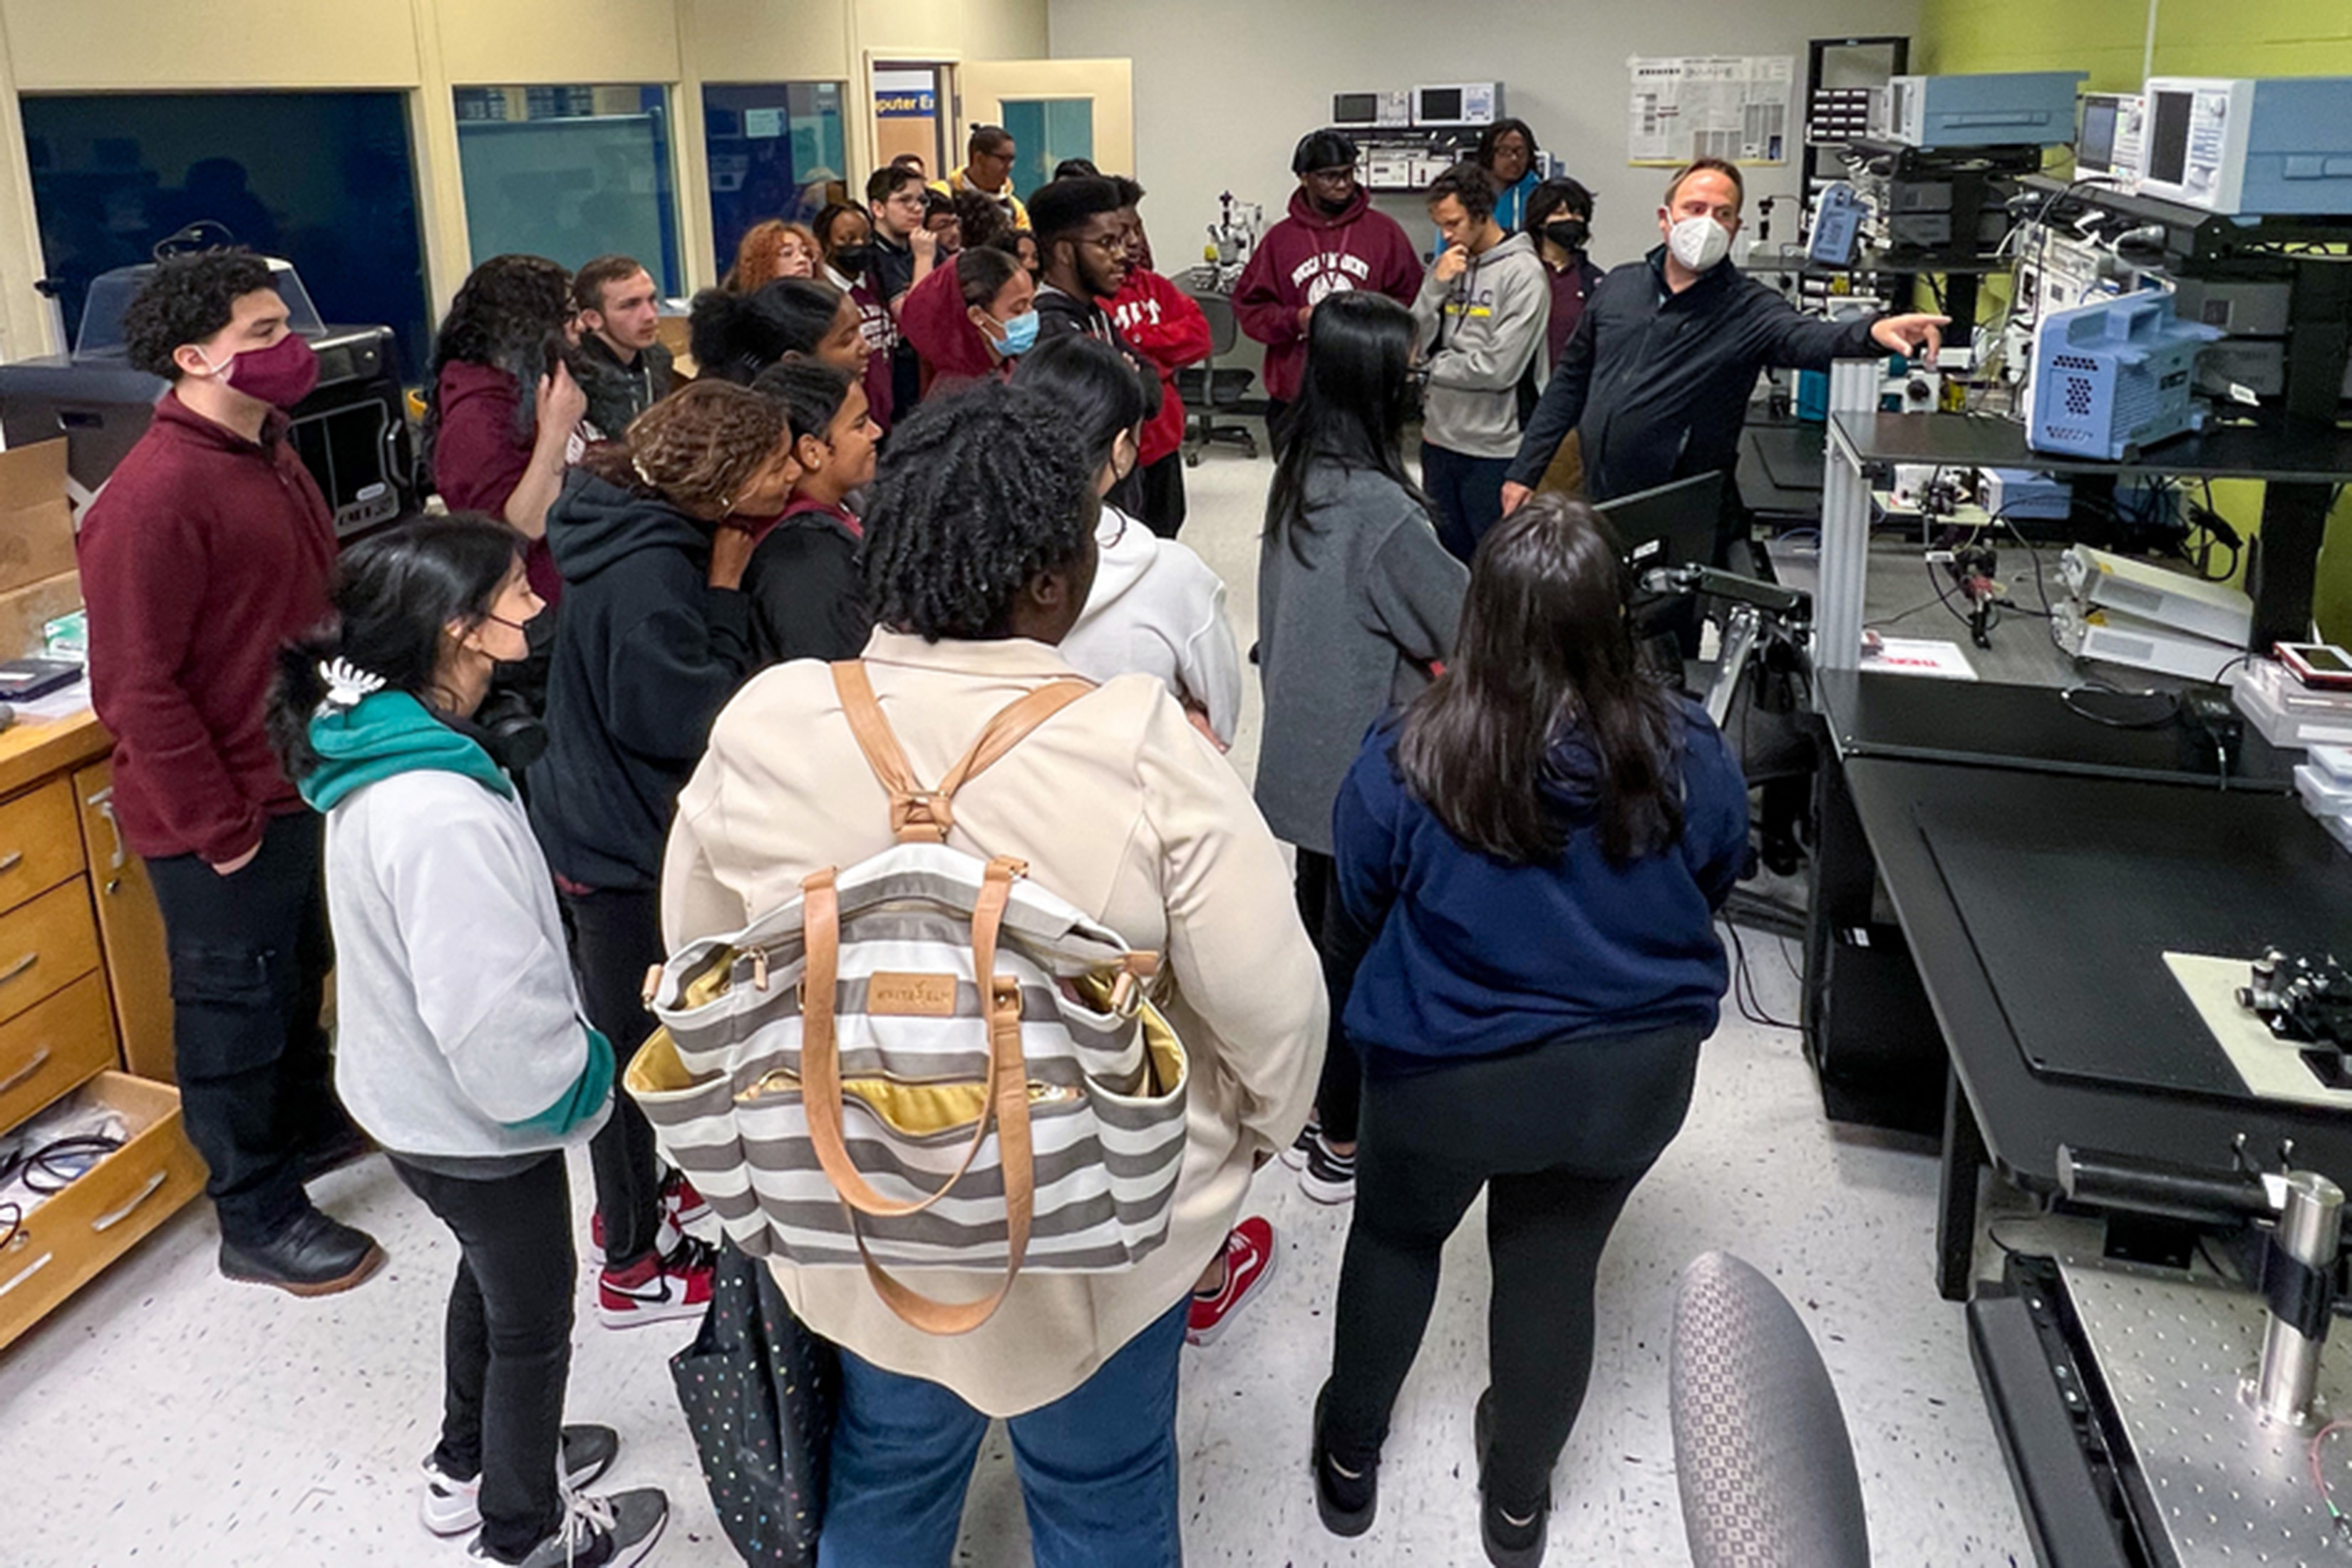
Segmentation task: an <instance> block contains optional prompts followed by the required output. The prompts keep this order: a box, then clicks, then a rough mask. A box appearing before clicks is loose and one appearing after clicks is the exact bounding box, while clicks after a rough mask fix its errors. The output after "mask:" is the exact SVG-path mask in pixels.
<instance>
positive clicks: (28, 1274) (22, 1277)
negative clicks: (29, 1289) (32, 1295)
mask: <svg viewBox="0 0 2352 1568" xmlns="http://www.w3.org/2000/svg"><path fill="white" fill-rule="evenodd" d="M56 1256H57V1254H56V1253H54V1252H44V1253H43V1254H41V1260H40V1261H39V1262H38V1263H36V1264H34V1265H33V1266H32V1267H31V1268H27V1269H26V1270H24V1271H23V1272H22V1273H20V1274H18V1275H17V1276H16V1278H15V1279H11V1280H9V1281H8V1283H6V1284H5V1285H0V1296H5V1295H6V1294H7V1293H8V1292H9V1291H11V1290H14V1289H16V1287H17V1286H19V1285H22V1284H23V1283H24V1282H25V1281H26V1280H27V1279H31V1278H32V1277H33V1276H34V1275H36V1274H38V1273H39V1272H40V1271H41V1270H42V1269H44V1268H47V1267H48V1266H49V1260H50V1259H51V1258H55V1257H56Z"/></svg>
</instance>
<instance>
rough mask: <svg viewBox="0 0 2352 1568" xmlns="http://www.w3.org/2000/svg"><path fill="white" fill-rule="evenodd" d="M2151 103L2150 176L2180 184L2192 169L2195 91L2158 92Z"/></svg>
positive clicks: (2148, 172)
mask: <svg viewBox="0 0 2352 1568" xmlns="http://www.w3.org/2000/svg"><path fill="white" fill-rule="evenodd" d="M2154 97H2155V99H2156V101H2155V102H2154V103H2153V104H2151V105H2150V106H2149V112H2148V117H2147V120H2148V131H2147V177H2148V178H2149V179H2151V180H2153V181H2155V182H2157V183H2158V184H2164V185H2178V184H2180V182H2181V179H2182V177H2183V176H2184V175H2186V174H2188V173H2189V110H2190V109H2191V108H2192V107H2193V106H2194V105H2195V102H2196V99H2195V96H2194V95H2193V94H2190V93H2186V92H2159V93H2157V94H2155V95H2154Z"/></svg>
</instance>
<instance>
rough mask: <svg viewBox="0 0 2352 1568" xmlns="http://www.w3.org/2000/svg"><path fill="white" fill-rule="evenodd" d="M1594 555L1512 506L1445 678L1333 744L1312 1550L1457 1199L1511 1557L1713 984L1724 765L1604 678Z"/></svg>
mask: <svg viewBox="0 0 2352 1568" xmlns="http://www.w3.org/2000/svg"><path fill="white" fill-rule="evenodd" d="M1624 604H1625V578H1624V571H1623V567H1622V546H1621V545H1620V543H1619V542H1618V541H1617V539H1616V537H1615V535H1614V534H1613V533H1612V531H1611V530H1610V528H1609V526H1608V524H1607V523H1606V522H1604V521H1602V520H1601V518H1600V516H1599V515H1598V514H1596V513H1595V512H1594V511H1592V510H1591V508H1589V507H1587V506H1585V505H1584V504H1583V503H1582V502H1580V501H1567V500H1561V499H1559V498H1558V497H1556V496H1539V497H1538V498H1537V499H1535V500H1532V501H1530V502H1528V504H1527V505H1526V506H1524V507H1522V508H1521V509H1520V510H1518V511H1517V513H1516V514H1514V515H1513V516H1511V517H1509V518H1507V519H1506V520H1505V521H1503V522H1501V523H1499V524H1497V525H1496V528H1495V529H1494V530H1493V531H1491V532H1490V533H1488V535H1487V536H1486V541H1485V542H1483V543H1482V544H1481V545H1480V546H1479V549H1478V553H1477V555H1476V556H1475V559H1474V560H1473V562H1472V565H1471V573H1470V595H1469V598H1468V600H1467V602H1466V603H1465V605H1464V606H1463V611H1462V626H1461V635H1460V636H1459V637H1458V638H1457V639H1456V642H1455V647H1454V659H1453V661H1452V662H1451V663H1450V664H1448V666H1447V667H1446V670H1445V673H1444V675H1442V676H1440V677H1439V678H1438V679H1437V682H1436V684H1434V685H1433V686H1432V687H1431V688H1430V689H1428V690H1427V691H1426V692H1424V693H1423V695H1422V696H1421V697H1420V698H1419V699H1418V700H1416V701H1415V702H1414V703H1413V704H1412V707H1411V708H1410V709H1408V710H1406V712H1405V715H1404V717H1403V720H1402V722H1399V723H1392V724H1388V725H1383V726H1382V727H1381V728H1380V729H1379V730H1377V731H1374V732H1373V733H1372V734H1371V735H1370V737H1369V738H1368V739H1367V740H1366V741H1365V743H1364V747H1363V750H1362V752H1361V754H1360V755H1359V756H1358V757H1357V759H1356V761H1355V764H1354V766H1353V767H1352V768H1351V769H1350V770H1349V773H1348V778H1347V783H1346V785H1345V787H1344V788H1342V789H1341V791H1340V792H1339V804H1338V808H1337V811H1336V813H1335V820H1334V824H1333V828H1332V832H1333V836H1334V837H1335V839H1336V840H1337V845H1338V850H1339V896H1340V898H1341V899H1342V900H1343V901H1344V902H1345V903H1346V905H1347V909H1348V913H1349V916H1350V918H1351V919H1353V920H1354V921H1356V922H1357V923H1358V924H1359V925H1360V927H1361V928H1362V929H1363V930H1364V931H1368V932H1370V933H1372V935H1371V941H1370V949H1369V951H1368V952H1367V953H1366V954H1365V957H1364V960H1363V963H1362V964H1361V966H1360V968H1359V969H1358V970H1357V972H1356V977H1355V988H1354V991H1353V993H1352V994H1351V995H1350V997H1349V1002H1348V1008H1347V1016H1346V1020H1345V1024H1346V1028H1347V1031H1348V1034H1349V1037H1350V1038H1351V1039H1353V1040H1354V1041H1355V1042H1356V1044H1357V1047H1358V1048H1359V1049H1360V1051H1361V1052H1362V1055H1363V1060H1364V1067H1365V1089H1364V1111H1363V1142H1362V1145H1361V1147H1360V1151H1359V1165H1358V1170H1357V1197H1356V1212H1355V1215H1354V1220H1353V1223H1352V1225H1351V1226H1349V1232H1348V1251H1347V1260H1346V1262H1345V1263H1344V1265H1343V1266H1342V1267H1341V1269H1340V1274H1339V1310H1338V1312H1337V1314H1336V1320H1337V1321H1336V1325H1335V1331H1334V1335H1333V1341H1334V1342H1333V1349H1332V1356H1331V1380H1330V1382H1329V1383H1328V1384H1325V1385H1324V1388H1323V1392H1322V1393H1321V1394H1319V1395H1318V1397H1317V1400H1316V1419H1315V1486H1316V1503H1317V1506H1318V1510H1319V1511H1320V1512H1321V1514H1322V1517H1323V1521H1324V1523H1325V1524H1326V1525H1328V1527H1329V1528H1330V1529H1331V1530H1333V1531H1335V1532H1337V1533H1339V1534H1341V1535H1355V1534H1360V1533H1361V1532H1362V1531H1364V1530H1365V1529H1366V1528H1368V1527H1369V1526H1370V1523H1371V1521H1372V1512H1373V1509H1374V1506H1375V1503H1376V1502H1377V1492H1376V1483H1377V1479H1378V1467H1379V1464H1380V1455H1381V1443H1382V1441H1383V1440H1384V1439H1385V1438H1386V1436H1387V1435H1388V1422H1389V1410H1390V1407H1391V1405H1392V1404H1393V1403H1394V1402H1395V1399H1396V1394H1397V1390H1398V1388H1399V1387H1400V1386H1401V1385H1402V1384H1403V1382H1404V1376H1405V1372H1406V1369H1407V1368H1408V1367H1410V1366H1411V1365H1412V1359H1413V1355H1414V1352H1416V1351H1418V1350H1419V1348H1420V1345H1421V1336H1422V1331H1423V1329H1424V1328H1425V1327H1426V1326H1427V1324H1428V1321H1429V1310H1430V1302H1431V1300H1432V1299H1433V1297H1434V1295H1435V1294H1436V1289H1437V1279H1438V1258H1439V1253H1440V1251H1441V1250H1442V1249H1443V1248H1444V1245H1445V1240H1446V1237H1449V1236H1450V1235H1452V1234H1453V1231H1454V1226H1457V1225H1458V1224H1460V1223H1461V1219H1462V1216H1463V1215H1464V1213H1465V1212H1466V1211H1467V1210H1468V1208H1469V1207H1470V1205H1471V1202H1472V1200H1474V1199H1475V1198H1476V1196H1477V1195H1478V1193H1479V1190H1480V1189H1481V1188H1482V1187H1483V1188H1485V1189H1486V1194H1487V1199H1486V1204H1487V1206H1486V1246H1487V1252H1488V1254H1489V1257H1490V1258H1491V1260H1492V1262H1493V1265H1494V1300H1493V1305H1492V1307H1491V1309H1490V1310H1489V1313H1488V1320H1487V1321H1488V1323H1489V1329H1488V1346H1487V1357H1488V1366H1489V1384H1488V1387H1487V1389H1486V1392H1485V1393H1484V1394H1480V1395H1479V1397H1478V1403H1477V1410H1476V1419H1475V1430H1476V1436H1477V1449H1478V1458H1479V1470H1480V1475H1479V1489H1480V1492H1481V1494H1482V1497H1483V1500H1484V1501H1483V1507H1482V1510H1481V1515H1480V1518H1481V1534H1482V1536H1483V1539H1484V1541H1485V1544H1486V1554H1487V1556H1488V1558H1489V1559H1490V1560H1491V1561H1493V1562H1494V1563H1496V1564H1499V1565H1501V1568H1532V1565H1533V1564H1535V1563H1540V1562H1541V1561H1542V1559H1543V1551H1544V1534H1545V1523H1546V1520H1547V1518H1548V1516H1549V1509H1550V1496H1549V1487H1550V1480H1551V1470H1552V1465H1553V1464H1554V1462H1555V1461H1556V1460H1557V1459H1558V1458H1559V1451H1560V1449H1561V1447H1563V1446H1564V1445H1565V1444H1566V1443H1567V1441H1568V1436H1569V1433H1570V1430H1571V1429H1572V1428H1573V1427H1574V1426H1575V1425H1576V1416H1577V1412H1578V1410H1579V1409H1580V1407H1581V1405H1583V1402H1584V1391H1585V1385H1586V1383H1587V1382H1588V1380H1589V1379H1590V1377H1591V1371H1592V1346H1593V1300H1592V1289H1593V1278H1594V1274H1595V1271H1596V1270H1597V1269H1598V1268H1599V1266H1600V1262H1601V1248H1602V1247H1603V1246H1604V1245H1605V1244H1606V1243H1607V1241H1608V1239H1609V1232H1610V1229H1611V1227H1612V1226H1614V1225H1615V1224H1616V1221H1617V1215H1618V1214H1619V1212H1620V1211H1621V1210H1622V1209H1623V1207H1624V1205H1625V1201H1626V1199H1627V1198H1629V1197H1630V1196H1631V1195H1632V1194H1633V1188H1634V1186H1635V1185H1636V1184H1638V1183H1639V1182H1640V1181H1641V1179H1642V1177H1643V1174H1644V1173H1646V1172H1647V1171H1648V1170H1649V1168H1650V1166H1651V1164H1652V1163H1654V1162H1655V1161H1656V1159H1657V1157H1658V1155H1659V1154H1660V1153H1661V1152H1663V1151H1664V1149H1665V1146H1666V1144H1667V1143H1668V1142H1670V1141H1671V1140H1672V1139H1673V1138H1674V1136H1675V1132H1676V1131H1679V1130H1680V1128H1681V1126H1682V1122H1683V1117H1684V1114H1685V1111H1687V1110H1688V1109H1689V1107H1690V1098H1691V1083H1692V1079H1693V1076H1694V1074H1695V1072H1696V1068H1697V1062H1698V1048H1699V1044H1700V1042H1701V1041H1703V1040H1705V1039H1706V1037H1707V1036H1708V1035H1710V1034H1712V1033H1713V1032H1714V1029H1715V1024H1716V1015H1717V1008H1718V1007H1719V1005H1721V1002H1722V999H1723V992H1724V987H1725V984H1726V983H1727V979H1728V973H1727V969H1726V965H1725V963H1724V954H1723V944H1722V942H1720V941H1719V940H1718V939H1717V936H1716V932H1715V912H1716V910H1717V909H1719V908H1721V907H1722V904H1723V901H1724V900H1725V899H1726V898H1727V897H1728V896H1729V894H1730V892H1731V888H1732V884H1733V883H1734V882H1735V881H1737V880H1738V877H1739V875H1740V872H1741V871H1742V870H1743V869H1744V868H1745V866H1746V864H1747V858H1748V786H1747V784H1746V782H1745V781H1744V780H1743V779H1742V778H1741V777H1740V773H1739V764H1738V762H1737V761H1736V760H1735V759H1734V758H1733V756H1732V754H1731V751H1730V748H1729V747H1728V746H1727V745H1726V744H1725V743H1724V739H1723V736H1722V735H1721V734H1719V733H1718V732H1717V730H1716V728H1715V726H1714V725H1713V724H1712V723H1711V722H1709V721H1708V720H1707V718H1706V713H1705V712H1704V711H1702V710H1700V709H1699V707H1698V706H1697V705H1696V703H1694V702H1691V701H1689V700H1687V699H1685V698H1683V697H1680V696H1678V695H1676V694H1675V693H1674V692H1672V691H1670V690H1669V689H1666V688H1665V687H1664V686H1663V685H1661V684H1659V683H1658V682H1656V681H1655V680H1654V679H1652V678H1651V677H1650V676H1648V675H1647V674H1646V673H1645V672H1644V671H1643V669H1642V668H1641V667H1640V665H1639V664H1638V663H1637V662H1636V660H1635V658H1634V653H1633V641H1632V638H1631V637H1629V636H1628V635H1627V633H1626V629H1625V621H1624Z"/></svg>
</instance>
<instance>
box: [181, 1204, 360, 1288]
mask: <svg viewBox="0 0 2352 1568" xmlns="http://www.w3.org/2000/svg"><path fill="white" fill-rule="evenodd" d="M382 1267H383V1248H382V1247H378V1246H377V1245H376V1244H375V1237H372V1236H370V1235H368V1234H367V1232H365V1231H363V1230H353V1229H352V1227H351V1226H347V1225H343V1224H341V1223H339V1222H337V1221H335V1220H331V1219H329V1218H328V1217H327V1216H326V1215H323V1214H320V1212H319V1211H318V1210H317V1209H310V1210H307V1211H305V1212H304V1213H303V1214H301V1215H297V1216H296V1217H295V1219H294V1221H293V1223H292V1224H290V1225H289V1226H286V1227H285V1228H284V1229H282V1230H280V1231H279V1232H278V1234H277V1235H276V1236H274V1237H270V1238H269V1239H268V1241H264V1242H259V1243H256V1244H253V1245H250V1246H240V1245H239V1244H237V1243H236V1242H233V1241H231V1240H229V1239H228V1238H227V1237H222V1238H221V1249H220V1270H221V1272H222V1273H223V1274H225V1275H226V1276H227V1277H228V1278H229V1279H236V1280H240V1281H242V1282H243V1283H245V1284H247V1285H275V1286H277V1287H278V1289H280V1290H283V1291H286V1292H287V1293H288V1294H289V1295H294V1296H331V1295H333V1294H335V1293H336V1292H337V1291H339V1290H348V1289H351V1288H352V1286H354V1285H356V1284H358V1283H359V1282H360V1281H361V1280H362V1279H366V1278H367V1277H368V1276H369V1275H371V1274H373V1273H374V1272H375V1271H376V1270H377V1269H378V1268H382Z"/></svg>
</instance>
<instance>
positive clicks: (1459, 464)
mask: <svg viewBox="0 0 2352 1568" xmlns="http://www.w3.org/2000/svg"><path fill="white" fill-rule="evenodd" d="M1510 471H1511V459H1509V458H1471V457H1465V456H1464V455H1463V454H1462V453H1460V452H1455V451H1450V450H1448V449H1447V448H1445V447H1433V446H1432V445H1430V444H1429V443H1428V442H1427V441H1423V443H1422V444H1421V485H1422V489H1425V490H1427V491H1428V492H1429V499H1430V500H1433V501H1435V502H1436V503H1437V537H1438V539H1439V540H1440V541H1442V542H1444V545H1445V548H1446V549H1447V551H1449V552H1452V554H1453V555H1454V558H1455V559H1456V560H1458V561H1461V562H1464V563H1468V561H1469V559H1470V557H1471V554H1472V553H1473V552H1475V551H1476V550H1477V548H1478V542H1479V541H1480V540H1482V539H1484V538H1486V531H1487V530H1488V529H1490V528H1492V527H1494V526H1495V525H1496V523H1498V522H1500V521H1503V479H1504V476H1505V475H1507V474H1508V473H1509V472H1510Z"/></svg>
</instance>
